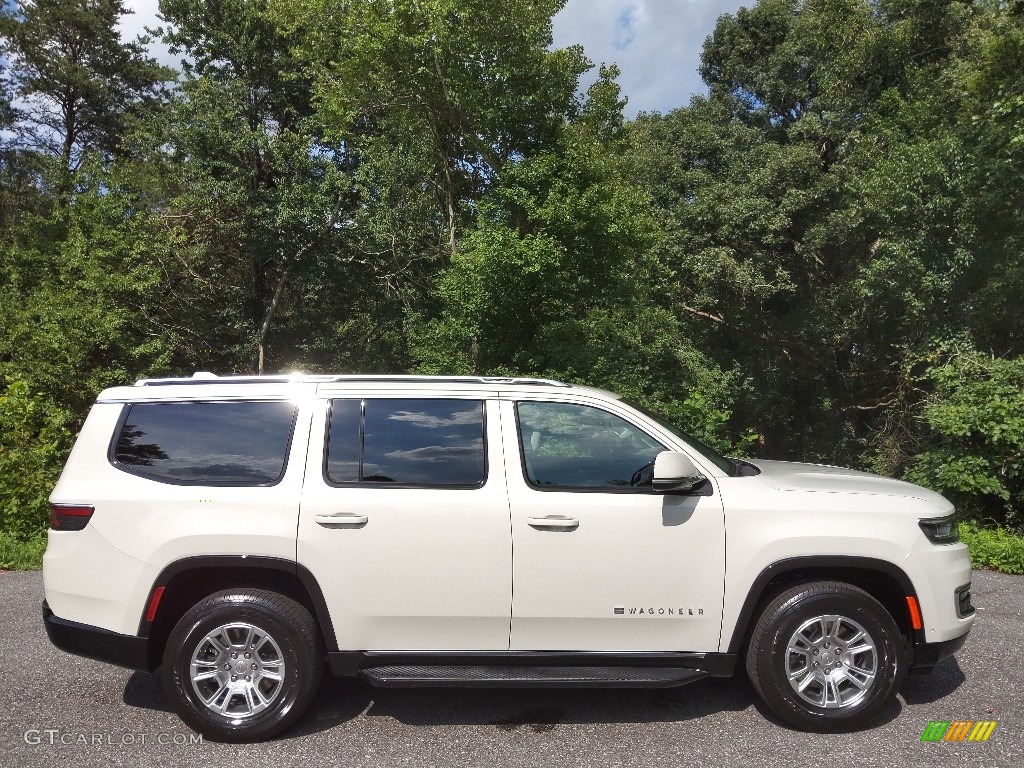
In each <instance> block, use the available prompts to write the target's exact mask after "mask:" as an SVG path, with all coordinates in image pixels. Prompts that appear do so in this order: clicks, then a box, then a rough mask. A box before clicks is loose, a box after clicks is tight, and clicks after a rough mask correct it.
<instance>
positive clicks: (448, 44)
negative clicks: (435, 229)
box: [277, 0, 590, 258]
mask: <svg viewBox="0 0 1024 768" xmlns="http://www.w3.org/2000/svg"><path fill="white" fill-rule="evenodd" d="M564 2H565V0H542V1H541V2H536V1H535V0H515V2H511V3H493V2H488V0H469V1H468V2H467V1H466V0H397V1H396V2H393V3H378V2H374V3H366V2H361V0H317V1H316V2H312V3H308V2H301V3H298V2H290V1H289V0H282V1H281V2H279V3H278V5H277V8H278V13H279V18H281V19H282V23H284V24H286V25H288V26H290V27H291V28H295V29H297V30H301V31H302V34H303V39H304V43H303V50H304V52H305V54H306V56H307V57H308V59H309V61H310V62H311V63H312V64H313V65H314V66H315V67H316V72H317V98H318V100H319V102H320V104H321V105H322V109H323V113H324V120H325V124H327V125H328V126H329V127H330V128H331V130H332V134H333V135H334V136H336V137H338V138H339V139H342V140H345V141H353V142H354V144H355V146H356V147H357V148H359V149H361V150H363V151H365V152H366V154H367V157H368V159H369V160H370V161H371V162H372V161H373V158H374V157H375V156H376V154H377V152H378V151H379V150H380V149H381V148H382V147H381V145H380V142H378V141H377V140H375V139H373V138H371V139H370V140H369V141H363V140H362V137H363V136H369V137H375V136H380V137H381V140H382V141H383V142H384V145H385V146H397V147H402V148H403V149H404V150H405V152H406V157H407V159H409V160H415V161H418V162H419V163H420V164H421V166H420V167H418V168H417V171H418V172H419V173H420V174H421V177H422V178H424V179H425V180H428V181H429V183H430V184H431V187H432V189H433V190H435V191H436V197H437V200H436V204H437V206H438V208H439V210H440V212H441V215H442V217H443V221H444V222H445V224H444V230H443V232H442V234H443V239H442V241H441V242H442V243H443V244H444V245H445V246H446V247H447V252H448V253H447V255H448V256H450V255H451V254H453V253H454V252H455V251H456V249H457V241H458V237H459V234H460V232H461V229H462V228H463V227H464V226H465V225H466V224H467V223H468V222H469V221H471V211H470V207H469V204H470V203H471V202H472V201H475V200H476V199H479V197H480V195H482V194H483V193H484V192H485V191H486V190H488V189H490V188H493V186H494V185H495V183H496V182H497V180H498V179H499V178H500V175H501V173H502V170H503V169H504V166H505V164H506V163H507V162H508V161H509V160H510V159H511V158H514V157H518V156H528V155H530V154H533V153H534V152H535V151H537V150H538V149H541V148H543V147H545V146H546V145H547V144H548V143H550V141H551V140H552V139H553V138H555V137H557V135H558V131H559V129H560V126H561V124H562V122H563V121H564V120H565V119H566V118H568V117H570V116H571V115H572V114H573V113H574V111H575V109H576V103H575V98H574V94H575V91H576V87H577V83H578V80H579V76H580V74H581V73H583V72H584V71H586V70H587V69H588V68H589V67H590V63H589V62H588V61H587V60H586V59H585V58H584V57H583V55H582V50H581V49H579V48H578V47H572V48H567V49H561V50H550V46H551V17H552V15H553V14H554V13H556V12H557V11H558V10H559V9H560V8H561V7H562V5H564ZM421 139H422V140H421ZM440 255H441V256H442V258H445V257H446V256H445V255H444V254H440Z"/></svg>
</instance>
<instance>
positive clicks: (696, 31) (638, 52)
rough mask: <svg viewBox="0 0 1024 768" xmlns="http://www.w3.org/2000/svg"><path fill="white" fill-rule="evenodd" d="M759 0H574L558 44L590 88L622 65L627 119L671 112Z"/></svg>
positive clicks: (136, 23) (144, 19) (145, 2)
mask: <svg viewBox="0 0 1024 768" xmlns="http://www.w3.org/2000/svg"><path fill="white" fill-rule="evenodd" d="M744 4H746V5H752V4H753V0H746V2H743V1H742V0H568V2H567V3H566V5H565V7H564V8H563V9H562V10H561V11H560V12H559V13H558V15H557V16H555V19H554V44H555V46H556V47H559V48H561V47H564V46H567V45H572V44H574V43H580V44H581V45H583V49H584V51H585V53H586V55H587V56H588V57H589V58H590V60H591V61H593V62H594V65H595V67H594V72H593V73H590V76H589V77H588V76H584V80H583V82H582V83H581V85H582V86H583V87H584V88H586V86H587V85H589V84H590V82H592V81H593V78H594V76H595V75H596V71H597V65H599V64H602V63H603V64H611V63H615V64H618V66H619V69H620V70H621V71H622V74H621V75H620V77H619V84H620V85H621V86H622V91H623V93H624V94H625V96H626V97H627V98H628V104H627V106H626V117H629V118H632V117H635V116H636V114H637V113H638V112H667V111H669V110H671V109H674V108H675V107H682V106H685V105H686V104H688V103H689V101H690V97H691V96H692V95H693V94H697V93H706V90H707V89H706V88H705V87H704V83H703V82H702V81H701V79H700V75H699V74H697V67H698V66H699V65H700V52H701V47H702V46H703V45H704V39H705V38H706V37H707V36H708V35H709V34H711V31H712V30H713V29H714V27H715V21H716V20H717V19H718V17H719V16H720V15H721V14H723V13H735V12H736V10H737V9H738V8H739V7H740V6H741V5H744ZM125 5H126V6H127V7H129V8H131V9H132V10H134V11H135V13H134V14H133V15H131V16H127V17H125V20H124V22H123V23H122V30H123V31H124V32H125V33H127V35H128V36H134V35H135V34H138V33H142V32H143V27H146V26H150V27H152V26H156V25H158V24H159V21H158V19H157V18H156V13H157V0H127V2H126V3H125ZM151 51H152V54H153V55H154V56H156V57H157V58H158V59H160V60H161V61H162V62H164V63H166V64H171V65H175V64H177V62H176V61H174V59H173V58H172V57H171V56H170V54H169V53H167V49H166V48H164V47H163V46H162V45H160V44H159V43H154V44H153V45H152V46H151Z"/></svg>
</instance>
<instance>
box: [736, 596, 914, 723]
mask: <svg viewBox="0 0 1024 768" xmlns="http://www.w3.org/2000/svg"><path fill="white" fill-rule="evenodd" d="M847 641H850V642H853V643H854V644H853V645H848V644H847ZM904 648H905V639H904V637H903V635H902V634H901V633H900V630H899V628H898V627H897V626H896V622H895V621H893V618H892V616H890V615H889V612H888V611H887V610H886V609H885V608H884V607H883V606H882V605H881V603H879V602H878V601H877V600H875V599H874V598H873V597H871V595H869V594H868V593H867V592H865V591H863V590H861V589H858V588H857V587H854V586H852V585H850V584H845V583H841V582H833V581H824V582H813V583H809V584H802V585H800V586H797V587H793V588H792V589H788V590H786V591H785V592H782V593H781V594H780V595H778V596H777V597H776V598H775V599H774V600H772V601H771V602H770V603H769V604H768V605H767V606H766V607H765V609H764V611H763V612H762V613H761V617H760V620H759V621H758V623H757V625H756V626H755V627H754V631H753V633H752V634H751V637H750V644H749V647H748V650H747V674H748V675H749V677H750V681H751V682H752V683H753V685H754V689H755V690H756V691H757V693H758V695H759V696H760V697H761V699H762V700H763V701H764V703H765V704H766V705H767V706H768V708H769V709H771V711H772V712H774V713H775V715H776V716H777V717H778V718H779V719H780V720H782V721H783V722H784V723H786V724H787V725H790V726H792V727H794V728H797V729H799V730H803V731H818V732H823V733H830V732H839V731H852V730H857V729H859V728H863V727H864V726H866V725H867V724H868V723H869V722H871V720H873V719H874V718H875V717H877V716H878V715H879V714H880V713H881V712H882V710H883V709H885V708H886V707H887V706H888V705H889V703H890V702H891V701H892V700H893V698H894V697H895V695H896V691H897V690H898V689H899V686H900V684H901V683H902V682H903V677H904V676H905V675H906V672H907V664H906V663H905V662H906V658H905V656H904V654H903V649H904ZM791 649H792V650H791ZM837 649H838V652H837ZM791 680H792V682H791ZM798 689H799V690H798Z"/></svg>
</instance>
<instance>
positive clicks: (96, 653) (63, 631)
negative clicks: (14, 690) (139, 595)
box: [43, 600, 152, 671]
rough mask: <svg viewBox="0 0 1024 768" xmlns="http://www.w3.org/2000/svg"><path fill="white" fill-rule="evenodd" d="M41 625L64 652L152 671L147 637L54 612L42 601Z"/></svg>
mask: <svg viewBox="0 0 1024 768" xmlns="http://www.w3.org/2000/svg"><path fill="white" fill-rule="evenodd" d="M43 624H45V625H46V634H47V635H48V636H49V638H50V642H51V643H53V644H54V645H55V646H57V647H58V648H60V649H61V650H62V651H66V652H67V653H73V654H75V655H76V656H85V657H86V658H88V659H96V660H97V661H103V662H106V663H107V664H115V665H117V666H119V667H127V668H128V669H139V670H143V671H152V670H151V669H150V666H149V639H148V638H145V637H136V636H134V635H122V634H118V633H117V632H111V631H109V630H106V629H100V628H99V627H93V626H90V625H88V624H79V623H78V622H77V621H68V620H67V619H61V618H59V617H57V616H55V615H54V613H53V611H51V610H50V606H49V605H47V604H46V601H45V600H44V601H43Z"/></svg>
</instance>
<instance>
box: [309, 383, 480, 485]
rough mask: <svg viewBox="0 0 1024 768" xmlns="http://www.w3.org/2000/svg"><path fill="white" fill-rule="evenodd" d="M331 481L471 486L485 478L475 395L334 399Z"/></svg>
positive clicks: (328, 459) (328, 469) (329, 459)
mask: <svg viewBox="0 0 1024 768" xmlns="http://www.w3.org/2000/svg"><path fill="white" fill-rule="evenodd" d="M325 470H326V471H325V474H326V476H327V480H328V481H329V482H331V483H333V484H336V485H337V484H342V483H366V484H370V483H373V484H381V485H392V486H393V485H401V486H410V485H411V486H424V487H445V488H476V487H479V486H481V485H483V483H484V480H485V479H486V472H487V468H486V460H485V455H484V404H483V402H482V401H480V400H441V399H417V400H405V399H402V400H398V399H394V400H393V399H380V400H333V401H332V402H331V416H330V426H329V432H328V441H327V457H326V467H325Z"/></svg>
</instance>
